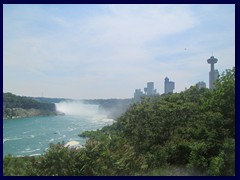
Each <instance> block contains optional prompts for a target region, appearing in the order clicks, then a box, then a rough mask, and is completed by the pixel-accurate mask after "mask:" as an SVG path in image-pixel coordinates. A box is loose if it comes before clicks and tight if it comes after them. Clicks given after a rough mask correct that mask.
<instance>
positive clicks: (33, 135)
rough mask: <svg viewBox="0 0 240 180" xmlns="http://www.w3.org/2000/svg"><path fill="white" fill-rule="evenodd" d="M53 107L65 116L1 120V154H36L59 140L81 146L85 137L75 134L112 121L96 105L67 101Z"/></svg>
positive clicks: (100, 126) (98, 127)
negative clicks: (78, 143) (76, 142)
mask: <svg viewBox="0 0 240 180" xmlns="http://www.w3.org/2000/svg"><path fill="white" fill-rule="evenodd" d="M56 108H57V110H58V111H61V112H63V113H65V116H49V117H32V118H21V119H10V120H4V121H3V126H4V129H3V155H4V156H5V155H7V154H9V153H10V154H12V155H14V156H25V155H30V156H34V155H39V154H42V153H44V151H46V150H47V148H48V147H49V143H58V142H62V141H64V142H65V143H67V142H69V141H78V142H80V144H81V145H83V144H84V143H85V141H86V140H85V139H83V138H80V137H79V136H78V134H80V133H82V132H83V131H86V130H96V129H100V128H102V127H103V126H105V125H109V124H112V123H113V120H112V119H108V118H107V115H106V113H104V112H100V111H99V110H98V106H97V105H87V104H83V103H81V102H78V101H76V102H74V101H73V102H70V101H69V102H61V103H57V104H56Z"/></svg>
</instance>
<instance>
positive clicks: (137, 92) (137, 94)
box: [134, 89, 144, 101]
mask: <svg viewBox="0 0 240 180" xmlns="http://www.w3.org/2000/svg"><path fill="white" fill-rule="evenodd" d="M143 95H144V94H143V92H142V91H141V89H135V92H134V100H135V101H140V100H141V97H142V96H143Z"/></svg>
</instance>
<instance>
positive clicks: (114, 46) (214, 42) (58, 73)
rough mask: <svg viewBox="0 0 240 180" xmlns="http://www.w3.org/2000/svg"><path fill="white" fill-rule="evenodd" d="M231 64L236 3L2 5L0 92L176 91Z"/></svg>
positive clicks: (114, 94) (97, 95)
mask: <svg viewBox="0 0 240 180" xmlns="http://www.w3.org/2000/svg"><path fill="white" fill-rule="evenodd" d="M212 54H213V56H214V57H216V58H217V59H218V63H217V64H216V65H215V68H216V69H218V71H219V73H220V74H221V73H222V72H223V71H224V70H225V69H231V68H232V67H233V66H235V5H227V4H221V5H217V4H213V5H209V4H207V5H204V4H201V5H188V4H180V5H179V4H178V5H165V4H157V5H156V4H154V5H146V4H144V5H136V4H134V5H121V4H120V5H83V4H82V5H10V4H7V5H6V4H4V5H3V91H4V92H12V93H14V94H17V95H24V96H33V97H41V96H44V97H53V98H55V97H56V98H72V99H104V98H132V97H133V94H134V90H135V89H142V88H143V87H144V86H145V85H146V84H147V82H154V85H155V88H156V89H157V92H158V93H160V94H162V93H164V78H165V77H168V78H170V79H171V80H172V81H174V82H175V90H174V92H180V91H184V90H185V88H189V87H190V86H191V85H194V84H196V83H197V82H199V81H204V82H205V83H206V84H208V82H209V81H208V79H209V77H208V75H209V71H210V65H209V64H208V63H207V59H209V58H210V56H212Z"/></svg>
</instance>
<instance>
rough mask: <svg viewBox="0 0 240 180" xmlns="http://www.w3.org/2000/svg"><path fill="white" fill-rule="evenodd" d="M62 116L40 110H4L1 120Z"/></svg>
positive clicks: (54, 112)
mask: <svg viewBox="0 0 240 180" xmlns="http://www.w3.org/2000/svg"><path fill="white" fill-rule="evenodd" d="M54 115H64V114H62V113H60V112H57V111H50V110H41V109H34V108H31V109H23V108H6V109H5V110H4V113H3V119H4V120H5V119H18V118H27V117H35V116H54Z"/></svg>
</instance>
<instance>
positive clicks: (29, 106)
mask: <svg viewBox="0 0 240 180" xmlns="http://www.w3.org/2000/svg"><path fill="white" fill-rule="evenodd" d="M53 114H56V110H55V105H54V104H53V103H41V102H38V101H36V100H33V99H31V98H28V97H23V96H17V95H14V94H12V93H3V118H4V119H8V118H20V117H31V116H39V115H53Z"/></svg>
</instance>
